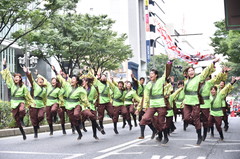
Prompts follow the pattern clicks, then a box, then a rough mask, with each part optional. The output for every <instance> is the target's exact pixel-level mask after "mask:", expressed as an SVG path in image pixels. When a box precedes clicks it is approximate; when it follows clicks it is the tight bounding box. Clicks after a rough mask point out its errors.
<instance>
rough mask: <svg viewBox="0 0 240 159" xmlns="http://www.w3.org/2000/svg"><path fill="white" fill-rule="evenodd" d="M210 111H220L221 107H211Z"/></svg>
mask: <svg viewBox="0 0 240 159" xmlns="http://www.w3.org/2000/svg"><path fill="white" fill-rule="evenodd" d="M211 110H212V111H220V110H222V108H211Z"/></svg>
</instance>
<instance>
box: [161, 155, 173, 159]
mask: <svg viewBox="0 0 240 159" xmlns="http://www.w3.org/2000/svg"><path fill="white" fill-rule="evenodd" d="M171 158H173V156H169V155H167V156H164V157H163V158H162V159H171Z"/></svg>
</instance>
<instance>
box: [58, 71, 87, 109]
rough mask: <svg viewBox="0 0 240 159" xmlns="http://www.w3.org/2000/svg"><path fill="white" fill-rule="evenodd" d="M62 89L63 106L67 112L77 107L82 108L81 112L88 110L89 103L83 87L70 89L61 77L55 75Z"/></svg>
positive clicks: (68, 84)
mask: <svg viewBox="0 0 240 159" xmlns="http://www.w3.org/2000/svg"><path fill="white" fill-rule="evenodd" d="M57 78H58V79H59V81H60V83H61V84H62V87H63V88H64V91H65V93H64V99H65V102H64V105H65V108H66V109H67V110H72V109H74V108H75V107H76V106H77V105H80V106H81V107H82V110H85V109H88V107H89V106H90V103H89V102H88V99H87V92H86V90H85V89H84V88H83V87H76V88H74V87H72V86H71V84H70V83H69V82H67V81H66V80H65V79H64V78H63V77H62V76H61V75H57Z"/></svg>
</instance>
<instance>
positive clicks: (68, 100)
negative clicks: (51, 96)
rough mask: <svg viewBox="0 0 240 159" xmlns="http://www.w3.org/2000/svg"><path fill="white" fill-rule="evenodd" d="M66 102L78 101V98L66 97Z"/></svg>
mask: <svg viewBox="0 0 240 159" xmlns="http://www.w3.org/2000/svg"><path fill="white" fill-rule="evenodd" d="M66 101H67V102H78V101H79V100H78V99H66Z"/></svg>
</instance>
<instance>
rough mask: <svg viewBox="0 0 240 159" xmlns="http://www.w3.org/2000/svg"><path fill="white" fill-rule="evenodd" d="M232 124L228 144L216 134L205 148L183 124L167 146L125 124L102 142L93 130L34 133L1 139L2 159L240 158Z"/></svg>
mask: <svg viewBox="0 0 240 159" xmlns="http://www.w3.org/2000/svg"><path fill="white" fill-rule="evenodd" d="M229 121H230V128H229V131H228V132H226V133H224V137H225V140H224V141H221V142H220V141H218V139H219V135H218V133H217V131H215V137H214V138H210V137H207V140H206V141H205V142H203V143H202V144H201V146H195V143H196V133H195V130H194V128H193V127H192V126H191V127H188V128H187V131H186V132H184V131H183V130H182V122H181V121H178V122H177V123H176V126H177V130H176V131H175V132H174V133H173V134H171V136H170V141H169V143H168V144H167V145H165V146H163V145H161V143H159V142H157V141H156V140H151V139H150V135H151V132H150V130H149V128H146V137H145V139H143V140H139V139H137V137H138V136H139V127H134V128H133V130H132V131H129V130H128V127H127V126H126V128H125V129H122V128H121V123H120V124H119V128H118V129H119V134H118V135H115V134H114V133H113V130H112V129H113V128H112V127H113V126H112V124H106V125H105V130H106V133H107V134H106V135H102V134H100V133H98V136H99V138H100V140H98V141H97V140H95V139H94V138H93V137H92V131H91V128H90V127H87V129H88V132H86V133H85V132H84V134H83V135H84V136H83V138H82V140H76V138H77V135H76V134H71V130H67V135H65V136H64V135H62V133H61V131H56V132H54V135H53V136H49V135H48V133H40V134H39V138H38V139H34V138H33V134H30V135H27V140H26V141H23V140H22V137H21V136H14V137H6V138H0V159H32V158H34V159H43V158H44V159H78V158H81V159H82V158H83V159H123V158H124V159H125V158H129V159H130V158H131V159H225V158H226V159H240V126H239V125H240V118H229Z"/></svg>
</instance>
